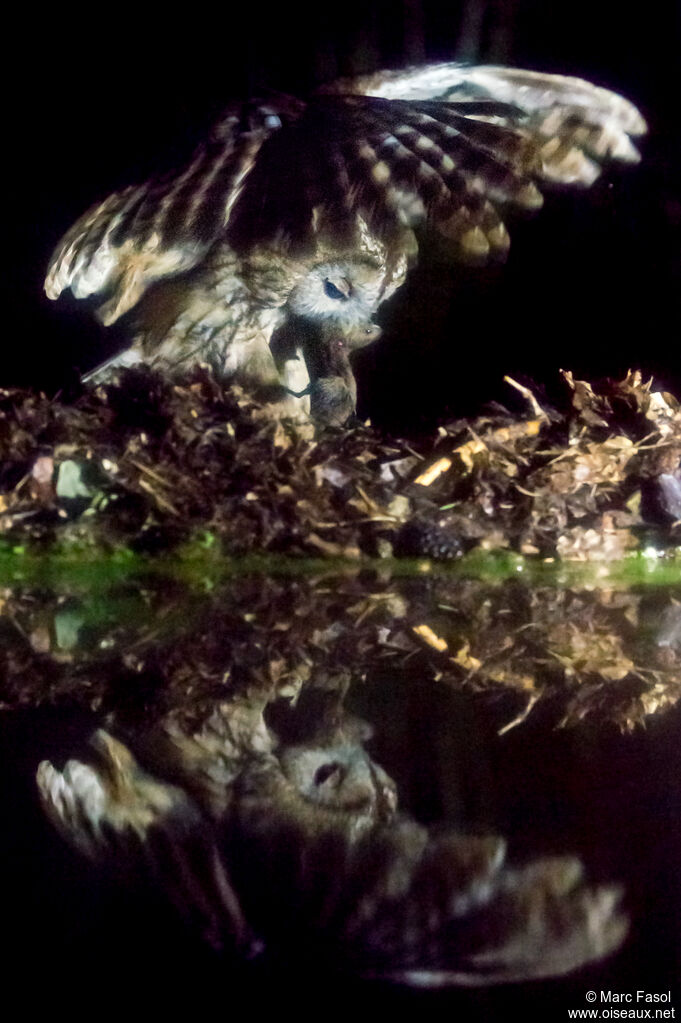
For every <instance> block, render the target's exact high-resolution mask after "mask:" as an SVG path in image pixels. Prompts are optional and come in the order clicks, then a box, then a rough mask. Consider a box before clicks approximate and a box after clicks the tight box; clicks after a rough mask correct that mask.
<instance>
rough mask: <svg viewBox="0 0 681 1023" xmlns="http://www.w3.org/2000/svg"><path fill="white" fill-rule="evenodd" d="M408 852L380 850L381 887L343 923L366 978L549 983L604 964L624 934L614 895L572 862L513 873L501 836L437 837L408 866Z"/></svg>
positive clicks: (539, 863) (435, 983)
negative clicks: (547, 979) (586, 880)
mask: <svg viewBox="0 0 681 1023" xmlns="http://www.w3.org/2000/svg"><path fill="white" fill-rule="evenodd" d="M411 826H413V825H407V827H411ZM407 847H408V846H407V845H406V844H402V843H397V844H393V845H392V848H390V846H389V845H384V848H383V855H384V856H385V857H386V860H385V869H384V871H383V872H382V876H381V880H380V883H378V884H374V885H373V886H368V887H367V890H366V891H365V892H364V894H363V896H362V898H361V900H359V901H358V902H357V908H356V909H355V910H354V911H353V912H352V913H351V914H350V915H349V918H348V923H347V925H346V936H347V937H349V938H351V940H352V946H351V948H352V952H353V953H354V955H355V956H357V959H358V963H361V964H362V971H363V972H364V973H365V974H366V973H368V974H369V975H371V976H381V977H390V978H392V979H395V980H400V981H402V982H404V983H408V984H411V985H414V986H419V987H439V986H442V985H447V984H470V985H480V984H498V983H507V982H511V981H519V980H530V979H537V978H541V977H554V976H560V975H562V974H565V973H568V972H570V971H572V970H575V969H578V968H579V967H581V966H584V965H585V964H586V963H589V962H592V961H594V960H598V959H601V958H603V957H604V956H606V955H608V954H609V953H611V952H613V951H615V950H616V949H617V948H618V947H619V945H620V944H621V943H622V940H623V939H624V936H625V935H626V932H627V921H626V918H625V916H624V914H623V913H622V912H621V910H620V908H619V903H620V899H621V892H620V890H619V889H618V888H617V887H615V886H601V887H593V886H588V885H587V884H585V883H584V879H583V872H582V868H581V864H580V863H579V861H578V860H576V859H574V858H570V857H563V858H553V859H539V860H535V861H534V862H531V863H529V864H526V865H525V866H523V867H518V868H513V867H510V866H508V865H507V864H506V863H505V862H504V854H505V846H504V843H503V842H502V841H501V840H500V839H495V838H491V837H490V838H477V837H473V836H466V835H445V836H442V837H439V838H436V839H431V840H430V841H429V842H428V844H427V845H426V846H425V848H424V851H423V853H422V855H421V857H420V859H419V860H418V862H417V863H416V864H414V863H409V862H408V861H407V862H405V858H404V853H403V850H404V849H405V848H407ZM375 856H376V852H375V851H374V852H373V853H372V857H374V858H375ZM387 878H389V879H390V886H387V885H386V884H385V879H387ZM400 889H401V890H400Z"/></svg>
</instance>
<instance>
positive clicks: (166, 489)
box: [0, 368, 681, 561]
mask: <svg viewBox="0 0 681 1023" xmlns="http://www.w3.org/2000/svg"><path fill="white" fill-rule="evenodd" d="M509 384H510V385H511V386H513V387H515V389H516V391H520V393H521V395H522V397H523V400H524V402H525V404H526V409H527V414H526V415H525V416H524V417H522V416H521V417H518V416H517V415H511V414H510V413H508V412H507V411H506V410H504V409H498V410H495V411H493V412H492V413H490V414H489V415H484V416H480V417H477V418H475V419H468V420H457V421H453V422H449V423H446V424H445V425H443V426H441V427H440V428H439V429H438V430H437V431H436V432H435V433H434V434H433V435H430V436H426V437H419V438H411V439H401V438H398V437H386V436H385V435H384V434H382V433H381V432H379V431H377V430H375V429H372V428H371V427H370V426H368V425H366V424H357V425H352V426H350V427H347V428H340V429H339V428H335V429H334V428H326V429H321V428H316V429H315V428H314V427H313V426H312V424H310V423H302V424H301V423H296V422H294V421H289V420H286V419H281V418H276V417H274V416H273V415H272V414H271V411H270V410H269V409H268V407H267V406H266V405H265V406H264V405H261V404H258V403H257V402H255V401H254V400H253V399H252V398H251V397H249V396H248V395H246V394H245V393H244V392H242V391H241V390H239V389H238V388H235V387H232V388H225V387H224V386H221V385H220V384H219V383H218V382H216V381H215V380H214V379H213V378H212V377H211V376H210V375H209V374H208V373H207V372H206V371H204V370H202V369H197V370H195V371H194V372H193V373H192V374H191V375H189V376H187V377H185V378H182V379H179V380H177V379H176V380H170V379H168V378H166V377H163V376H161V375H159V374H158V373H156V372H152V371H151V370H148V369H145V368H140V369H134V370H132V369H131V370H125V371H123V372H121V373H120V374H119V375H118V376H117V377H116V378H114V380H113V381H112V382H111V383H110V384H108V385H106V386H104V385H100V386H98V387H96V388H95V389H90V390H85V391H82V392H81V393H80V394H78V395H76V396H75V397H74V398H73V400H71V401H67V400H58V399H53V400H50V399H48V398H47V397H45V396H44V395H42V394H37V393H34V392H31V391H22V390H7V389H5V390H0V533H2V534H3V537H4V542H5V544H6V545H7V547H8V549H10V550H12V549H15V550H16V549H23V547H24V545H27V544H28V545H29V546H30V548H31V549H32V550H33V549H38V550H42V549H48V550H51V549H54V548H55V546H56V547H60V546H66V547H67V548H68V547H71V548H73V547H74V546H75V547H76V548H77V549H80V548H85V549H88V548H92V549H94V550H96V551H104V552H106V551H108V550H111V549H119V548H121V547H122V548H127V549H132V550H134V551H139V552H144V553H149V554H154V553H161V552H168V551H172V550H173V549H177V548H178V547H180V546H181V545H183V544H185V545H186V544H187V543H191V542H192V540H193V539H195V538H196V537H197V536H199V535H201V536H204V537H209V538H210V540H211V542H215V541H217V542H218V544H219V549H220V550H221V551H222V552H224V553H226V554H228V555H232V556H241V555H246V554H249V553H252V552H256V551H257V552H266V553H269V554H277V555H286V556H288V555H294V556H301V555H302V556H313V557H319V556H322V557H330V558H350V559H358V558H362V557H373V558H376V557H379V558H387V557H394V556H397V557H416V558H430V559H453V558H457V557H459V556H460V555H461V554H463V553H465V552H467V551H469V550H471V549H473V548H477V549H482V550H485V551H495V550H511V551H516V552H518V553H520V554H522V555H538V556H541V557H543V558H560V559H563V560H582V561H586V560H600V561H613V560H617V559H621V558H622V557H624V556H625V555H627V553H628V552H631V551H634V550H636V549H637V548H638V549H641V548H642V547H643V546H648V545H650V544H651V543H654V544H655V546H657V547H659V548H661V549H669V548H674V547H678V545H679V542H680V540H681V522H680V521H679V520H681V406H680V405H679V402H678V401H677V400H676V399H675V398H674V397H673V396H671V395H670V394H668V393H663V392H661V391H658V390H655V389H654V388H653V386H652V384H651V383H650V382H648V383H647V382H644V381H643V380H642V379H641V377H640V375H639V374H636V373H634V374H629V375H628V376H627V378H626V379H625V380H624V381H622V382H614V381H605V382H603V383H602V384H600V385H598V386H597V385H593V386H592V385H590V384H589V383H585V382H580V381H576V380H574V379H573V378H572V376H571V375H570V374H568V373H566V374H564V385H565V387H564V391H565V395H566V399H565V401H564V402H563V406H562V407H561V408H553V407H551V408H549V407H545V406H544V405H542V404H540V403H539V401H538V400H537V398H536V397H535V395H534V394H533V393H532V391H531V390H530V389H528V388H526V387H524V386H521V385H520V384H515V382H513V381H509Z"/></svg>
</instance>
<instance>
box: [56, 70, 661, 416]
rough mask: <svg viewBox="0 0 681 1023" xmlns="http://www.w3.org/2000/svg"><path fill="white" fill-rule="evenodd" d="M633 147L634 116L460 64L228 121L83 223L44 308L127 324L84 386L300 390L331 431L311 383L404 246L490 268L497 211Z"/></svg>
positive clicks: (503, 240)
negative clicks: (70, 305)
mask: <svg viewBox="0 0 681 1023" xmlns="http://www.w3.org/2000/svg"><path fill="white" fill-rule="evenodd" d="M644 130H645V124H644V122H643V120H642V118H641V116H640V114H639V113H638V111H637V110H636V108H635V107H634V106H632V104H630V103H628V102H627V101H626V100H624V99H622V98H621V97H619V96H617V95H615V94H614V93H611V92H608V91H607V90H605V89H601V88H598V87H596V86H594V85H591V84H589V83H588V82H584V81H581V80H579V79H575V78H568V77H563V76H557V75H542V74H538V73H535V72H529V71H518V70H513V69H508V68H498V67H469V68H466V67H462V66H460V65H457V64H440V65H433V66H428V67H424V68H416V69H412V70H407V71H399V72H383V73H380V74H377V75H373V76H367V77H364V78H356V79H350V80H344V81H340V82H337V83H334V84H333V85H331V86H329V87H327V88H325V89H323V90H320V91H319V92H318V93H316V94H315V95H313V96H312V97H311V98H310V99H309V100H308V101H307V102H302V101H300V100H296V99H292V98H290V97H282V96H279V95H277V96H276V97H274V98H272V99H270V100H267V101H252V102H249V103H243V104H235V105H234V106H233V107H231V108H230V109H229V110H228V111H227V112H226V113H225V115H224V117H223V118H222V119H221V120H220V122H219V123H218V124H217V125H216V127H215V129H214V131H213V133H212V135H211V137H210V138H209V139H207V141H206V142H205V143H204V144H203V145H202V146H201V147H199V149H198V150H197V151H196V153H195V154H194V156H193V158H192V160H191V161H190V163H189V164H188V165H187V167H185V168H184V169H182V170H181V171H179V172H177V173H174V174H169V175H165V176H163V177H156V178H152V179H151V180H150V181H148V182H146V183H145V184H143V185H139V186H132V187H130V188H126V189H124V190H123V191H121V192H118V193H115V194H114V195H112V196H110V197H109V198H108V199H106V200H105V201H104V202H103V203H100V204H98V205H95V206H94V207H92V209H91V210H89V211H88V212H87V213H86V214H84V216H83V217H81V218H80V220H79V221H77V223H76V224H75V225H74V226H73V227H72V228H71V230H70V231H69V232H68V233H67V234H66V236H65V237H64V239H63V240H62V242H61V243H60V245H59V246H58V247H57V249H56V251H55V254H54V257H53V259H52V262H51V264H50V267H49V271H48V275H47V280H46V285H45V287H46V291H47V294H48V295H49V296H50V297H51V298H56V297H57V296H58V295H59V294H60V293H61V292H62V291H63V290H64V289H65V288H71V290H72V291H73V293H74V295H76V297H78V298H84V297H86V296H91V295H94V296H98V297H100V298H101V299H102V304H101V305H100V307H99V316H100V318H101V320H102V322H103V323H105V324H111V323H114V322H115V321H117V320H119V319H120V318H121V317H123V316H125V315H127V314H129V315H130V336H131V346H130V348H129V349H128V350H127V351H126V352H125V353H122V355H120V356H118V357H116V358H115V359H114V360H111V361H110V362H109V363H108V364H106V365H105V366H104V367H100V368H99V370H97V371H95V374H94V375H95V376H96V377H101V375H102V373H104V372H106V370H107V369H109V368H110V367H111V366H113V365H118V364H121V363H123V364H124V363H126V362H133V361H138V360H139V359H145V360H148V361H150V362H152V363H156V364H159V365H162V366H163V367H165V368H167V369H170V370H176V369H179V368H182V367H185V366H187V365H188V364H191V363H192V362H196V361H206V362H208V363H210V364H211V365H212V366H213V368H214V370H215V371H216V372H217V373H218V374H219V375H220V376H222V377H225V378H234V379H236V380H239V381H241V382H245V383H247V384H249V385H252V384H256V385H268V386H269V385H272V384H275V385H279V386H281V387H283V388H286V389H288V390H289V391H291V392H296V393H298V394H300V393H301V392H305V396H304V397H302V398H298V399H292V402H293V403H295V402H298V403H301V402H306V401H307V395H308V391H307V388H308V387H309V386H310V384H311V385H312V386H311V388H310V391H309V396H310V398H311V399H312V404H313V406H314V405H315V394H316V393H319V394H321V395H322V398H321V399H320V400H319V401H318V402H317V404H318V405H319V406H320V407H321V409H322V412H321V415H322V418H324V415H325V412H324V409H325V408H326V406H327V404H328V403H326V402H325V395H326V393H327V392H333V393H334V394H336V395H337V396H338V395H340V398H338V397H337V398H335V399H333V400H332V401H331V405H332V407H333V411H332V413H331V415H330V416H329V417H327V418H330V419H331V420H332V421H335V420H337V419H339V418H340V417H341V416H342V415H343V411H342V410H343V406H347V408H348V409H349V410H350V411H351V410H352V408H354V401H355V398H354V392H353V387H354V380H353V384H352V386H348V380H349V377H348V372H349V374H350V377H351V376H352V374H351V371H349V369H348V366H345V365H344V366H343V371H342V372H341V373H332V374H331V376H332V377H334V382H333V383H331V384H326V383H322V384H320V385H319V386H317V387H316V388H315V380H316V377H315V375H314V374H315V372H316V371H314V370H313V371H312V378H310V364H311V363H313V362H314V361H315V359H317V361H319V351H320V345H337V344H338V343H339V342H340V343H341V345H342V346H344V348H345V350H352V347H353V345H354V341H353V339H354V338H356V336H357V332H358V331H362V330H364V331H365V332H368V333H369V334H370V333H371V331H372V329H373V323H372V317H373V315H374V314H375V312H376V310H377V309H378V308H379V306H380V305H381V303H382V302H383V301H385V299H387V298H388V297H390V295H392V294H393V293H394V291H395V290H396V289H397V288H398V287H400V285H401V284H402V283H403V281H404V279H405V276H406V274H407V270H408V267H409V265H410V263H411V262H412V261H413V258H414V256H415V254H416V251H417V247H418V246H417V240H416V239H417V237H418V243H419V244H422V243H424V242H425V243H426V244H427V241H428V237H429V236H432V235H434V234H436V235H438V236H440V238H444V239H445V240H446V243H447V244H448V245H449V246H450V247H451V250H452V254H453V255H455V254H458V255H460V256H463V257H464V258H469V259H472V260H475V261H478V262H484V261H486V260H488V259H499V258H503V257H504V256H505V254H506V252H507V250H508V246H509V238H508V233H507V231H506V228H505V226H504V223H503V221H502V212H503V208H504V207H505V206H506V205H515V206H520V207H523V208H526V209H531V210H532V209H536V208H538V207H539V206H541V203H542V197H541V194H540V192H539V190H538V188H537V185H536V182H540V183H541V182H556V183H559V184H567V185H589V184H591V183H592V182H593V180H594V179H595V178H596V177H597V175H598V173H599V171H600V166H599V165H600V163H601V162H602V161H604V160H606V159H617V160H625V161H633V160H636V159H637V158H638V154H637V153H636V150H635V149H634V147H633V145H632V144H631V142H630V139H629V136H636V135H638V134H641V133H642V132H643V131H644ZM301 327H302V328H303V329H302V330H299V331H298V333H297V334H296V332H295V328H301ZM306 327H307V328H309V329H310V331H311V333H312V336H313V338H314V341H313V344H314V345H316V354H315V352H313V353H312V354H311V353H310V352H309V351H308V350H307V349H306V344H307V342H306V340H305V338H306V329H305V328H306ZM282 334H283V335H284V337H285V338H286V342H285V343H283V344H282V342H281V335H282ZM282 351H285V352H286V354H285V356H282V354H281V353H282ZM277 353H278V354H277ZM334 358H335V355H334V353H333V352H328V353H327V354H326V355H325V356H324V357H322V359H321V361H322V362H324V361H327V362H328V361H329V360H331V361H333V359H334ZM348 365H349V364H348ZM321 379H322V380H325V379H326V378H325V377H324V376H322V377H321ZM339 380H340V381H343V380H345V384H341V383H339Z"/></svg>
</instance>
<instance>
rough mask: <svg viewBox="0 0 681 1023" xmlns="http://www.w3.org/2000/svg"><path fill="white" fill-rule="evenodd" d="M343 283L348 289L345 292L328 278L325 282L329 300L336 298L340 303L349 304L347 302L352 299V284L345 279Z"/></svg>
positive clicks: (325, 290)
mask: <svg viewBox="0 0 681 1023" xmlns="http://www.w3.org/2000/svg"><path fill="white" fill-rule="evenodd" d="M342 283H343V284H344V285H345V289H346V290H345V291H343V290H342V288H339V287H338V285H337V284H334V283H333V281H331V280H329V278H328V277H327V278H326V279H325V281H324V292H325V294H326V295H327V296H328V297H329V298H335V299H337V300H339V301H340V302H347V300H348V299H349V298H350V292H351V288H350V284H349V283H348V282H347V281H346V280H345V279H343V280H342Z"/></svg>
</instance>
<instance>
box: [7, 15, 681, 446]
mask: <svg viewBox="0 0 681 1023" xmlns="http://www.w3.org/2000/svg"><path fill="white" fill-rule="evenodd" d="M243 6H244V7H245V8H246V9H245V10H240V9H239V8H238V7H237V5H226V6H224V7H222V8H218V7H213V6H211V7H209V6H208V5H206V4H203V3H197V4H192V5H187V6H186V7H185V8H183V9H181V10H180V9H171V8H170V7H164V8H160V7H159V8H158V9H154V8H152V7H150V6H149V5H146V6H144V5H143V6H141V7H135V6H128V7H109V8H100V9H98V10H95V9H92V10H91V11H90V12H89V14H87V15H85V14H76V13H66V14H63V15H61V13H60V12H59V11H51V12H48V13H40V15H38V14H37V13H36V11H35V10H33V9H28V8H27V9H25V10H24V11H20V12H18V14H17V13H16V12H15V16H14V17H15V22H14V24H13V25H12V30H11V32H10V33H9V38H10V39H11V42H12V46H13V47H14V48H15V50H16V53H15V56H16V62H15V63H14V64H13V65H12V67H11V68H10V67H9V65H8V66H7V68H6V70H7V71H8V75H7V85H6V87H5V112H6V114H7V118H8V122H9V125H10V127H9V130H8V143H9V145H8V151H7V155H6V164H7V166H8V169H9V172H10V173H9V181H8V185H7V186H6V192H5V210H4V227H5V239H6V241H5V251H6V254H7V256H8V266H7V270H6V273H5V282H6V284H7V285H8V296H7V299H6V301H7V307H8V308H9V309H10V316H9V323H8V324H6V332H5V343H4V349H3V350H4V355H3V363H2V371H1V373H0V384H2V385H10V384H20V385H23V386H37V387H41V388H47V389H48V390H55V389H56V388H58V387H59V386H61V385H62V384H63V382H64V381H65V380H66V379H68V375H69V373H70V372H72V371H73V367H78V368H80V369H87V368H89V367H90V366H92V365H95V364H96V363H97V362H98V361H100V359H101V357H102V355H104V354H106V353H107V352H108V351H110V350H111V348H112V347H116V345H117V339H116V338H115V336H112V334H111V332H106V331H103V330H102V329H101V328H99V327H98V326H97V325H96V324H95V323H94V322H93V320H92V318H91V317H90V316H89V315H87V313H85V312H84V311H83V310H82V309H80V308H77V309H76V305H77V303H75V302H73V301H72V300H69V299H68V298H67V299H65V300H60V302H59V303H51V302H49V301H48V300H47V299H46V298H45V297H44V295H43V293H42V280H43V277H44V272H45V267H46V264H47V261H48V259H49V256H50V254H51V251H52V249H53V247H54V246H55V245H56V243H57V242H58V240H59V238H60V237H61V235H62V234H63V232H64V231H65V230H66V229H67V228H68V227H69V226H70V225H71V223H72V222H73V220H74V219H75V218H76V217H77V216H78V215H79V214H80V213H81V212H83V210H84V209H85V208H86V207H87V206H88V205H89V204H91V203H92V202H94V201H95V200H97V199H101V198H102V197H104V196H105V195H106V194H108V193H109V192H110V191H111V190H113V189H115V188H118V187H121V186H123V185H125V184H129V183H131V182H134V181H138V180H140V179H143V178H144V177H145V176H146V175H148V174H149V173H151V172H152V171H154V170H158V169H164V168H167V167H169V166H173V165H174V163H175V162H177V161H180V160H182V159H184V158H185V156H186V155H188V153H189V152H190V151H191V149H192V147H193V145H194V144H195V143H196V142H197V141H198V140H199V139H200V138H201V136H202V134H203V133H204V132H205V130H206V129H207V128H208V126H209V125H210V123H211V122H212V120H213V119H214V118H215V117H216V115H217V114H219V112H220V110H221V108H222V107H223V106H224V105H225V103H226V102H227V101H228V100H229V99H231V98H233V97H234V96H235V95H243V94H247V93H249V92H254V91H255V92H257V91H258V89H261V88H268V87H274V88H277V89H281V90H282V91H291V92H301V91H302V92H304V91H305V90H306V89H307V88H309V87H312V86H314V85H315V84H316V83H317V82H320V81H322V80H326V79H330V78H333V77H334V76H335V75H337V74H348V73H353V72H356V71H364V70H367V69H368V70H373V69H375V68H377V67H380V66H400V65H404V64H405V63H409V62H415V61H416V62H418V61H419V60H423V59H427V60H440V59H452V58H460V57H471V58H473V59H477V60H482V61H499V62H503V63H512V64H516V65H518V66H526V67H531V68H537V69H542V70H547V71H558V72H563V73H570V74H577V75H582V76H584V77H587V78H589V79H591V80H593V81H594V82H597V83H599V84H603V85H607V86H610V87H612V88H613V89H615V90H618V91H620V92H622V93H623V94H624V95H626V96H628V97H629V98H631V99H632V100H634V101H635V102H636V103H637V104H638V105H639V106H640V107H641V109H642V111H643V113H644V115H645V116H646V118H647V120H648V122H649V125H650V134H649V136H648V138H647V139H646V141H645V142H644V144H643V151H644V159H643V162H642V164H641V165H640V166H639V167H638V168H633V169H630V168H625V169H624V170H622V171H620V170H619V169H616V170H613V171H612V172H611V173H609V174H608V175H606V177H605V179H604V180H602V181H599V183H598V184H597V185H596V186H595V187H594V188H593V189H591V190H590V191H589V192H588V193H584V192H581V193H578V194H575V193H573V192H563V193H559V194H553V195H550V196H549V197H548V201H547V203H546V207H545V209H544V210H543V211H542V213H541V214H540V215H539V216H537V217H534V218H530V219H529V220H527V221H521V222H519V223H513V222H512V223H511V233H512V239H513V244H512V250H511V256H510V258H509V261H508V264H507V265H506V266H505V267H503V268H492V269H487V270H469V269H463V268H460V267H451V266H447V267H443V266H441V265H433V263H434V261H433V260H429V259H428V258H425V259H424V260H423V261H422V264H421V267H420V268H419V270H418V271H417V272H416V274H414V275H413V276H412V279H411V280H410V283H409V285H408V286H407V287H406V288H404V289H402V291H401V292H400V293H399V295H398V296H397V297H396V299H395V300H394V301H393V302H392V303H391V304H390V305H389V306H388V307H384V309H382V310H381V313H380V315H379V319H381V321H382V322H383V324H384V326H385V327H386V328H387V329H386V335H385V337H384V339H383V340H382V341H381V342H379V343H378V344H377V345H375V346H373V348H372V349H370V350H368V351H367V352H365V353H362V358H361V361H360V364H359V377H360V412H361V413H363V414H370V415H372V417H373V418H374V420H375V421H378V422H383V423H385V424H387V425H390V426H393V427H396V426H402V425H404V426H409V425H413V424H416V425H418V424H420V423H423V422H426V423H430V422H431V421H432V419H433V418H435V417H436V416H438V415H444V414H445V413H450V414H451V413H459V412H470V411H473V409H474V408H476V407H478V406H479V404H481V403H482V402H484V401H485V400H487V399H492V398H497V399H501V400H505V401H509V400H510V401H513V400H514V399H513V397H512V396H510V395H509V391H508V388H506V387H505V386H504V385H503V383H501V378H502V376H503V374H504V373H510V374H512V375H514V376H516V377H522V375H523V374H531V375H532V376H534V377H538V378H539V379H544V380H547V381H549V382H552V381H553V380H554V379H555V378H556V375H557V370H558V369H559V368H560V367H566V368H571V369H574V370H575V371H576V372H577V373H579V374H588V375H589V376H594V375H596V376H597V375H600V374H605V373H608V374H612V375H619V374H622V373H624V371H626V369H627V368H628V367H629V366H638V367H640V368H641V369H643V370H644V371H646V372H653V373H655V374H656V375H657V376H658V377H659V379H660V380H661V382H662V383H664V384H665V385H666V386H671V387H675V388H676V387H678V383H679V358H678V352H679V334H680V328H681V313H680V312H679V308H680V303H679V291H680V290H681V160H679V137H680V134H681V130H680V128H679V125H680V123H681V119H680V118H679V102H680V100H681V88H680V85H681V75H680V74H679V52H680V47H679V43H680V42H681V39H680V33H679V24H678V22H679V15H678V10H677V8H678V5H677V4H676V3H675V2H672V0H663V2H658V3H651V4H649V5H647V6H646V5H641V4H636V5H633V4H620V3H612V2H599V0H596V2H594V0H592V2H590V3H589V2H586V0H572V2H570V3H546V2H545V0H477V2H468V3H463V2H462V0H458V2H456V0H454V2H452V3H448V4H443V3H441V2H440V3H432V2H428V0H404V2H403V3H396V2H393V3H387V2H379V3H373V4H367V3H364V4H360V3H356V2H354V0H352V2H350V3H334V4H329V3H324V4H317V5H315V6H313V7H312V8H310V7H309V6H308V5H303V4H300V3H289V4H280V5H277V6H276V7H275V6H268V5H263V4H262V3H260V4H257V5H250V6H249V5H248V3H245V4H244V5H243ZM239 7H241V5H239ZM476 14H478V15H480V17H481V20H480V25H479V32H477V33H476V32H475V31H473V32H471V31H470V30H469V29H470V24H471V16H472V15H476ZM467 26H469V29H467Z"/></svg>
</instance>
